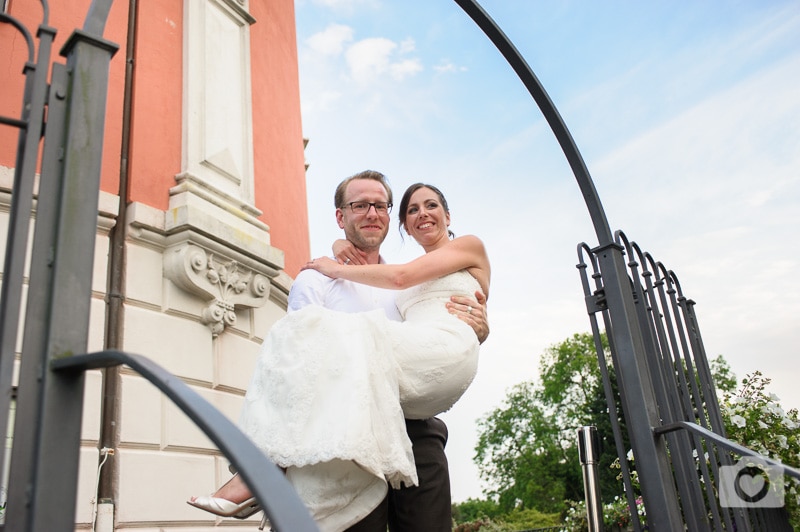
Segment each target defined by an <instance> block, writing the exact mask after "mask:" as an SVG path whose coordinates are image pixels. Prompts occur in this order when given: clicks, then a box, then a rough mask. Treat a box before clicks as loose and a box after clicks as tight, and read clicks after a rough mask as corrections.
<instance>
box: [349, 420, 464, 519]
mask: <svg viewBox="0 0 800 532" xmlns="http://www.w3.org/2000/svg"><path fill="white" fill-rule="evenodd" d="M406 430H407V431H408V437H409V438H410V439H411V445H412V450H413V452H414V461H415V462H416V466H417V476H418V477H419V485H418V486H414V487H409V488H406V487H403V488H401V489H397V490H395V489H392V488H391V486H390V487H389V493H388V494H387V496H386V499H384V501H383V502H382V503H381V504H380V505H378V507H377V508H375V510H373V511H372V513H370V514H369V515H368V516H367V517H365V518H364V519H362V520H361V521H359V522H358V523H356V524H355V525H353V526H352V527H350V528H349V529H347V530H348V532H386V528H387V526H388V528H389V530H390V531H391V532H450V530H452V526H453V525H452V516H451V506H450V505H451V499H450V471H449V469H448V467H447V456H445V454H444V446H445V444H446V443H447V426H446V425H445V424H444V421H442V420H441V419H439V418H428V419H407V420H406Z"/></svg>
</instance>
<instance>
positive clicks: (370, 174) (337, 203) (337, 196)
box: [333, 170, 392, 209]
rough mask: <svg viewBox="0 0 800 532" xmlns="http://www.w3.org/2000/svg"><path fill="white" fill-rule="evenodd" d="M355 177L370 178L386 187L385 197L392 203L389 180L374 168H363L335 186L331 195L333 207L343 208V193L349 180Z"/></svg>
mask: <svg viewBox="0 0 800 532" xmlns="http://www.w3.org/2000/svg"><path fill="white" fill-rule="evenodd" d="M355 179H372V180H373V181H377V182H378V183H380V184H381V185H383V188H385V189H386V199H387V201H388V202H389V203H392V187H390V186H389V182H388V181H387V180H386V176H385V175H383V174H382V173H380V172H376V171H375V170H364V171H363V172H359V173H357V174H355V175H351V176H350V177H348V178H347V179H345V180H344V181H342V182H341V183H339V186H338V187H336V192H335V193H334V195H333V202H334V207H336V208H337V209H343V208H344V199H345V198H344V193H345V190H347V185H349V184H350V182H351V181H353V180H355Z"/></svg>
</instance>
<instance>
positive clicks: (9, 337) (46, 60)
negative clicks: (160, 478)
mask: <svg viewBox="0 0 800 532" xmlns="http://www.w3.org/2000/svg"><path fill="white" fill-rule="evenodd" d="M41 1H42V5H43V18H42V22H41V24H40V25H39V28H38V31H37V36H38V38H39V48H38V53H37V51H36V48H35V46H34V43H33V38H32V37H31V35H30V32H28V30H27V29H26V28H25V27H24V26H23V25H22V24H21V23H20V22H19V21H18V20H17V19H16V18H14V17H12V16H10V15H8V14H7V13H3V14H2V17H0V21H1V22H5V23H8V24H11V25H12V26H13V27H14V28H15V29H17V31H19V32H20V33H22V35H23V36H24V38H25V43H26V45H27V48H28V60H27V61H26V63H25V66H24V67H23V74H24V76H25V85H24V89H23V98H22V110H21V111H20V118H19V122H21V123H22V124H23V126H22V127H20V131H19V136H18V140H17V159H16V161H15V165H14V181H13V185H12V191H11V206H10V208H9V214H8V232H7V236H6V249H7V250H14V249H17V250H21V252H18V253H8V252H7V253H6V256H5V261H4V265H3V283H2V288H0V430H2V431H3V432H2V434H4V435H5V434H7V430H8V419H9V410H10V408H11V398H12V396H13V393H14V389H13V373H14V371H13V370H14V359H15V358H16V350H17V338H18V332H19V327H20V308H21V301H22V287H23V284H24V279H25V260H26V258H27V253H26V252H25V250H26V249H27V247H28V235H29V229H30V221H31V210H32V208H33V188H34V181H35V173H36V164H37V161H38V159H39V140H40V139H41V137H42V131H43V127H44V104H45V99H46V98H47V70H48V67H49V65H50V55H51V50H52V46H53V40H54V39H55V34H56V30H55V29H54V28H51V27H49V26H48V25H47V21H48V15H49V11H48V8H47V1H46V0H41ZM34 57H36V63H34V62H33V59H34ZM12 125H13V124H12Z"/></svg>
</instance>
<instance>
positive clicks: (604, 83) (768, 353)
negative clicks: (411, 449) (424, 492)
mask: <svg viewBox="0 0 800 532" xmlns="http://www.w3.org/2000/svg"><path fill="white" fill-rule="evenodd" d="M481 5H482V6H483V8H484V9H485V10H486V11H487V12H488V13H489V15H490V16H491V17H492V18H494V20H495V21H496V22H497V23H498V24H499V26H500V27H501V28H502V29H503V31H504V32H505V33H506V34H507V35H508V36H509V37H510V38H511V40H512V42H513V43H514V44H515V46H516V47H517V48H518V49H519V50H520V51H521V52H522V54H523V55H524V57H525V58H526V60H527V62H528V64H529V65H530V66H531V67H532V68H533V70H534V72H535V73H536V75H537V77H538V78H539V80H540V81H541V82H542V84H543V86H544V88H545V89H546V90H547V92H548V93H549V95H550V98H551V99H552V100H553V101H554V103H555V104H556V106H557V108H558V110H559V112H560V113H561V115H562V117H563V119H564V121H565V122H566V124H567V127H568V128H569V129H570V132H571V133H572V136H573V138H574V139H575V141H576V143H577V145H578V147H579V149H580V151H581V153H582V155H583V158H584V160H585V161H586V164H587V167H588V169H589V171H590V173H591V175H592V177H593V179H594V182H595V185H596V187H597V190H598V192H599V194H600V198H601V200H602V201H603V205H604V207H605V210H606V214H607V216H608V219H609V222H610V225H611V228H612V230H616V229H621V230H623V231H624V232H625V233H626V235H627V236H628V237H629V238H630V239H631V240H634V241H636V242H638V243H639V244H640V246H641V247H642V248H643V249H644V250H647V251H649V252H651V253H652V254H653V255H654V257H655V258H656V259H657V260H661V261H663V262H664V263H665V264H666V266H667V267H669V268H671V269H673V270H674V271H675V272H676V273H677V275H678V277H679V279H680V281H681V284H682V287H683V290H684V293H685V294H686V295H687V296H689V297H691V298H692V299H694V300H695V301H696V302H697V307H696V311H697V314H698V319H699V324H700V327H701V333H702V335H703V339H704V341H705V347H706V350H707V351H708V353H709V354H710V355H712V356H715V355H717V354H723V355H724V356H725V357H726V359H727V360H728V361H729V362H730V363H731V365H732V367H733V370H734V371H735V372H736V374H737V376H739V377H740V378H741V377H743V376H744V375H745V374H746V373H749V372H752V371H755V370H761V371H762V372H763V373H764V374H765V375H766V376H767V377H770V378H772V379H773V384H772V386H771V388H770V390H771V391H773V392H775V393H776V394H777V395H778V396H779V397H780V398H781V402H782V404H783V405H784V407H787V408H788V407H800V388H798V386H797V385H796V383H797V382H798V381H800V369H798V364H797V362H795V359H796V357H797V351H798V348H797V345H798V341H797V333H798V331H800V327H799V326H800V290H799V289H798V283H797V279H796V277H797V276H796V272H797V271H798V266H800V251H798V248H797V241H798V236H799V235H800V208H798V207H799V206H800V88H798V87H800V2H798V1H797V0H792V1H782V2H755V1H750V2H725V3H721V2H708V1H698V2H685V3H680V4H675V3H671V2H633V1H613V2H589V1H584V2H574V1H562V2H555V1H551V0H538V1H533V0H483V1H482V2H481ZM296 16H297V31H298V49H299V55H300V83H301V100H302V105H303V129H304V134H305V136H306V137H307V138H308V139H309V144H308V147H307V149H306V159H307V162H308V163H309V164H310V167H309V169H308V173H307V185H308V205H309V223H310V225H311V255H312V256H319V255H324V254H328V253H329V248H330V243H331V242H332V241H333V240H334V239H335V238H338V237H339V236H340V231H339V230H338V227H337V226H336V224H335V220H334V208H333V190H334V187H335V186H336V184H337V183H338V182H339V181H340V180H341V179H342V178H344V177H346V176H348V175H351V174H353V173H356V172H358V171H360V170H364V169H367V168H370V169H375V170H379V171H382V172H384V173H385V174H386V175H387V176H388V177H389V179H390V181H391V183H392V185H393V188H394V190H395V193H396V195H397V196H398V197H399V196H400V195H401V194H402V192H403V190H405V188H406V187H407V186H408V185H410V184H412V183H414V182H417V181H424V182H430V183H432V184H435V185H437V186H439V187H440V188H441V189H442V190H443V191H444V193H445V195H446V196H447V198H448V201H449V203H450V207H451V214H452V224H451V229H453V230H454V231H455V232H456V234H475V235H478V236H479V237H481V238H482V239H483V241H484V242H485V244H486V247H487V249H488V251H489V254H490V257H491V259H492V269H493V272H492V273H493V276H492V289H491V293H490V297H489V316H490V323H491V329H492V333H491V335H490V337H489V339H488V341H487V342H486V343H485V344H484V346H483V347H482V350H481V365H480V369H479V373H478V377H477V378H476V380H475V382H474V383H473V385H472V387H471V388H470V390H469V391H468V392H467V394H466V395H465V397H464V398H463V399H462V400H461V402H460V403H459V404H457V405H456V407H454V408H453V410H451V411H450V412H448V413H446V414H445V415H444V418H445V420H446V421H447V423H448V426H449V428H450V436H451V438H450V442H449V443H448V456H449V459H450V465H451V478H452V482H453V497H454V500H456V501H463V500H465V499H467V498H468V497H480V496H481V490H482V488H483V487H484V485H483V484H482V483H481V481H480V480H479V478H478V474H477V469H476V468H475V466H474V465H473V463H472V455H473V454H474V451H473V448H474V445H475V441H476V438H477V432H476V426H475V420H476V419H477V418H479V417H481V416H483V415H484V414H486V413H488V412H489V411H491V410H492V409H494V408H496V407H498V406H500V404H501V402H502V400H503V398H504V396H505V393H506V391H507V390H508V389H509V388H510V387H511V386H512V385H514V384H516V383H518V382H521V381H523V380H530V379H535V378H536V376H537V368H538V363H539V356H540V354H541V353H542V352H543V351H544V350H545V349H546V348H547V347H548V346H551V345H553V344H556V343H558V342H560V341H562V340H564V339H565V338H567V337H568V336H570V335H571V334H573V333H576V332H584V331H588V330H589V321H588V319H587V317H586V310H585V307H584V304H583V295H582V292H581V288H580V282H579V278H578V274H577V270H576V269H575V263H576V261H577V255H576V246H577V244H578V243H579V242H584V241H585V242H587V243H588V244H589V245H594V244H596V237H595V236H594V232H593V228H592V225H591V221H590V219H589V215H588V212H587V210H586V208H585V206H584V204H583V200H582V197H581V195H580V191H579V189H578V187H577V184H576V183H575V179H574V177H573V176H572V173H571V171H570V168H569V166H568V165H567V162H566V159H565V158H564V155H563V153H562V152H561V150H560V148H559V146H558V144H557V142H556V141H555V138H554V136H553V134H552V133H551V131H550V129H549V127H548V126H547V123H546V122H545V120H544V118H543V117H542V115H541V112H540V111H539V109H538V108H537V106H536V104H535V103H534V101H533V100H532V98H531V97H530V95H529V94H528V93H527V91H526V90H525V88H524V87H523V85H522V83H521V82H520V81H519V80H518V78H517V77H516V75H515V74H514V73H513V71H512V70H511V68H510V67H509V66H508V65H507V64H506V62H505V60H504V59H503V58H502V57H501V55H500V54H499V52H497V50H496V49H495V48H494V47H493V46H492V45H491V43H490V42H489V41H488V39H487V38H486V37H485V36H484V35H483V33H482V32H481V31H480V30H479V29H478V28H477V26H475V24H474V23H473V22H472V21H471V20H470V19H469V17H468V16H467V15H466V14H465V13H464V12H463V11H462V10H461V9H460V8H459V7H458V6H457V4H455V2H450V1H446V0H403V1H402V2H401V1H397V0H394V1H391V0H297V2H296ZM395 214H396V213H395ZM394 223H395V224H396V220H395V221H394ZM383 251H384V255H385V257H386V258H387V260H389V261H391V262H399V261H404V260H408V259H410V258H413V257H414V256H417V255H418V254H419V253H420V251H421V250H420V248H419V247H418V246H417V245H416V244H415V243H414V242H408V241H407V242H403V241H402V240H401V239H400V237H399V235H398V232H397V231H396V225H395V226H393V228H392V230H390V236H389V238H388V239H387V241H386V244H385V245H384V248H383ZM793 274H794V275H793ZM794 465H800V464H794Z"/></svg>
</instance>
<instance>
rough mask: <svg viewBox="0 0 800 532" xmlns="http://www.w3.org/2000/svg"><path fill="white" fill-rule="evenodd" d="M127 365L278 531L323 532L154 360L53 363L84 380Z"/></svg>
mask: <svg viewBox="0 0 800 532" xmlns="http://www.w3.org/2000/svg"><path fill="white" fill-rule="evenodd" d="M123 364H124V365H126V366H128V367H130V368H131V369H133V370H134V371H136V372H137V373H138V374H139V375H141V376H142V377H144V378H145V379H147V380H148V381H149V382H150V383H151V384H153V385H154V386H156V388H158V389H159V390H161V392H162V393H163V394H164V395H166V396H167V397H169V398H170V399H171V400H172V402H173V403H174V404H175V405H176V406H177V407H178V408H180V409H181V410H182V411H183V412H184V413H185V414H186V415H187V416H188V417H189V418H190V419H191V420H192V421H193V422H194V423H195V425H197V426H198V427H199V428H200V429H201V430H202V431H203V432H204V433H205V434H206V436H208V437H209V438H210V439H211V440H212V441H213V442H214V443H215V444H216V445H217V447H218V448H219V449H220V451H222V452H223V454H224V455H225V456H226V457H228V458H230V460H231V462H232V463H233V464H234V466H235V467H236V469H237V470H238V472H239V474H240V475H242V477H244V479H245V481H246V483H247V485H248V486H249V487H250V489H251V491H252V492H253V495H255V497H256V499H258V501H259V502H260V503H261V506H262V507H263V508H264V511H265V512H266V514H267V515H268V516H269V518H270V522H271V524H272V525H273V526H274V527H275V528H276V530H280V531H286V532H295V531H298V532H305V531H308V532H312V531H316V530H318V528H317V526H316V524H315V523H314V521H313V520H312V519H311V516H310V515H309V513H308V510H307V509H306V507H305V506H304V504H303V503H302V501H301V500H300V498H299V497H298V496H297V495H296V493H295V491H294V489H293V488H292V487H291V484H289V481H288V480H286V477H285V476H284V474H283V472H282V471H281V470H280V469H279V468H278V467H277V466H276V465H275V464H273V463H272V462H271V461H270V460H269V459H268V458H267V457H266V456H265V455H264V453H263V452H262V451H261V450H260V449H259V448H258V447H256V446H255V444H253V443H252V442H251V441H250V440H249V439H248V438H247V437H246V436H245V435H244V434H243V433H242V432H241V431H240V430H239V428H238V427H237V426H236V425H235V424H234V423H233V422H231V421H230V420H229V419H228V418H227V417H225V415H223V414H222V413H221V412H220V411H219V410H217V409H216V408H215V407H214V406H212V405H211V403H209V402H208V401H206V400H205V399H203V398H202V397H201V396H200V394H198V393H197V392H195V391H194V390H192V389H191V388H190V387H189V386H188V385H187V384H186V383H184V382H183V381H182V380H180V379H179V378H178V377H176V376H175V375H173V374H171V373H170V372H168V371H167V370H165V369H164V368H162V367H161V366H159V365H158V364H156V363H155V362H153V361H152V360H150V359H148V358H146V357H143V356H141V355H137V354H133V353H126V352H125V351H117V350H107V351H100V352H97V353H90V354H83V355H73V356H69V357H64V358H59V359H56V360H53V361H52V362H51V363H50V367H51V369H52V370H53V371H55V372H57V373H61V374H78V373H80V374H83V373H84V372H85V371H87V370H90V369H101V368H109V367H113V366H119V365H123Z"/></svg>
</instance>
